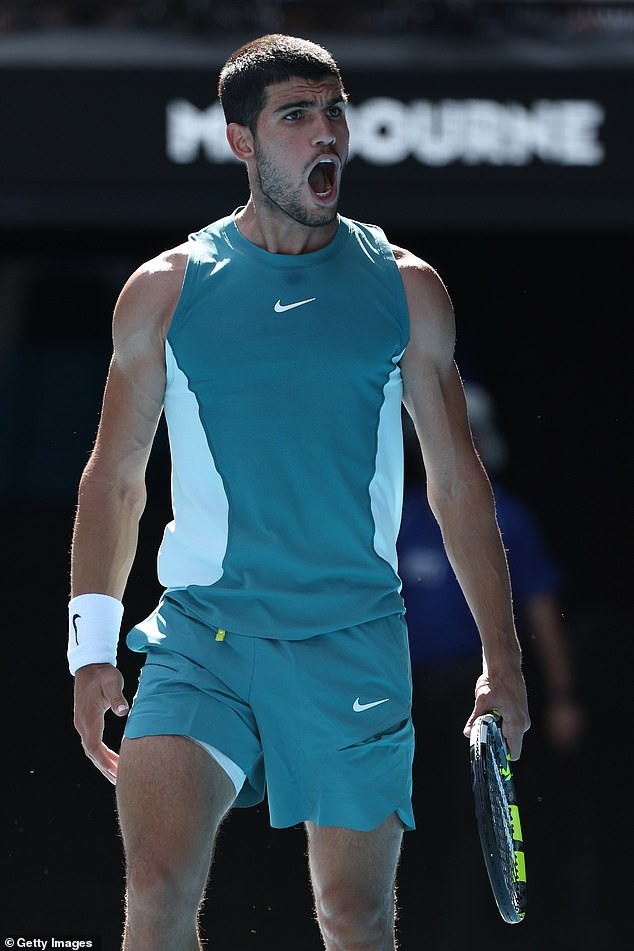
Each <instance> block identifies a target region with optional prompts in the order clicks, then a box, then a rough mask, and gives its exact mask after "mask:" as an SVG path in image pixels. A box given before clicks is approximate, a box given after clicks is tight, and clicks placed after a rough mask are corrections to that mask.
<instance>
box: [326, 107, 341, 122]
mask: <svg viewBox="0 0 634 951" xmlns="http://www.w3.org/2000/svg"><path fill="white" fill-rule="evenodd" d="M342 115H343V109H342V108H341V106H333V107H332V108H331V109H329V110H328V118H329V119H338V118H339V116H342Z"/></svg>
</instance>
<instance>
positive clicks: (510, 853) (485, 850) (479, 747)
mask: <svg viewBox="0 0 634 951" xmlns="http://www.w3.org/2000/svg"><path fill="white" fill-rule="evenodd" d="M500 722H501V716H500V715H499V714H498V713H497V711H493V713H485V714H484V715H483V716H480V717H478V718H477V720H476V721H475V723H474V724H473V727H472V730H471V740H470V747H469V750H470V760H471V780H472V784H473V796H474V802H475V813H476V821H477V824H478V832H479V834H480V844H481V846H482V854H483V856H484V863H485V865H486V870H487V872H488V875H489V881H490V883H491V889H492V891H493V896H494V898H495V901H496V904H497V906H498V909H499V912H500V915H501V916H502V918H503V919H504V921H506V922H507V923H508V924H517V922H519V921H522V919H523V918H524V915H525V913H526V865H525V862H524V842H523V839H522V827H521V825H520V814H519V809H518V806H517V799H516V797H515V785H514V783H513V774H512V772H511V759H510V756H509V753H508V749H507V746H506V742H505V740H504V737H503V736H502V730H501V729H500Z"/></svg>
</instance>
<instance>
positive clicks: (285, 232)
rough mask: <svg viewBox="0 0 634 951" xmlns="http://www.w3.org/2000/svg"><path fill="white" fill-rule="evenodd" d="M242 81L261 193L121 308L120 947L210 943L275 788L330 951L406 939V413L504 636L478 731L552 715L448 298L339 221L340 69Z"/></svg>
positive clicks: (488, 626)
mask: <svg viewBox="0 0 634 951" xmlns="http://www.w3.org/2000/svg"><path fill="white" fill-rule="evenodd" d="M219 94H220V100H221V103H222V106H223V109H224V112H225V116H226V120H227V138H228V142H229V145H230V147H231V149H232V151H233V153H234V155H235V156H236V157H237V158H238V159H239V160H240V161H242V162H243V163H244V165H245V168H246V171H247V175H248V181H249V188H250V196H249V199H248V201H247V203H246V205H244V206H243V207H240V208H239V209H237V210H236V211H234V212H233V213H232V214H229V215H228V216H227V217H225V218H223V219H221V220H219V221H216V222H214V223H213V224H211V225H209V226H208V227H206V228H204V229H203V230H201V231H199V232H197V233H196V234H192V235H190V237H189V239H188V240H187V241H186V242H185V243H184V244H182V245H180V246H179V247H176V248H175V249H172V250H170V251H166V252H165V253H163V254H161V255H159V257H158V258H156V259H154V260H152V261H150V262H148V263H146V264H145V265H143V266H142V267H141V268H139V270H138V271H136V272H135V273H134V274H133V275H132V277H131V278H130V279H129V281H128V282H127V284H126V285H125V287H124V289H123V291H122V293H121V295H120V298H119V300H118V302H117V305H116V308H115V313H114V320H113V337H114V353H113V357H112V362H111V365H110V370H109V374H108V379H107V382H106V388H105V394H104V401H103V408H102V414H101V419H100V424H99V430H98V435H97V439H96V443H95V447H94V450H93V452H92V455H91V457H90V460H89V462H88V465H87V466H86V469H85V472H84V473H83V476H82V479H81V484H80V489H79V500H78V509H77V516H76V523H75V527H74V539H73V553H72V579H71V587H72V590H71V602H70V606H69V650H68V654H69V663H70V668H71V672H72V673H73V674H74V675H75V725H76V727H77V730H78V731H79V733H80V735H81V738H82V743H83V746H84V749H85V752H86V754H87V755H88V756H89V757H90V758H91V760H92V761H93V762H94V763H95V765H96V766H97V767H98V768H99V769H100V770H101V772H102V773H103V774H104V775H105V776H106V777H108V778H109V779H110V780H111V781H112V782H115V781H116V784H117V803H118V812H119V820H120V825H121V831H122V836H123V843H124V848H125V856H126V872H127V899H126V922H125V928H124V937H123V947H124V948H125V949H128V951H163V949H164V951H167V949H172V951H184V949H186V948H187V949H189V948H192V949H193V948H199V947H200V940H199V937H198V930H199V929H198V916H199V909H200V905H201V901H202V899H203V895H204V890H205V884H206V881H207V877H208V873H209V869H210V863H211V858H212V852H213V846H214V839H215V836H216V833H217V830H218V827H219V824H220V823H221V821H222V819H223V817H224V816H225V815H226V813H227V812H228V810H230V809H231V808H232V807H233V806H234V805H237V806H250V805H253V804H255V803H258V802H260V801H261V800H262V799H263V797H264V795H265V789H266V792H267V795H268V803H269V810H270V818H271V824H272V825H273V826H275V827H284V826H290V825H295V824H297V823H305V826H306V830H307V836H308V849H309V866H310V878H311V884H312V888H313V892H314V898H315V907H316V914H317V919H318V922H319V926H320V928H321V932H322V935H323V942H324V947H325V948H327V949H329V951H334V949H337V951H346V949H347V951H353V949H357V951H358V949H363V951H388V949H394V948H395V946H396V944H395V941H396V939H395V876H396V868H397V863H398V858H399V852H400V848H401V841H402V834H403V830H404V829H412V828H413V827H414V817H413V814H412V806H411V767H412V757H413V746H414V738H413V728H412V721H411V672H410V663H409V654H408V645H407V631H406V627H405V621H404V616H403V615H404V609H403V601H402V598H401V594H400V587H401V585H400V580H399V576H398V571H397V561H396V553H395V549H396V537H397V533H398V528H399V519H400V510H401V494H402V466H403V462H402V455H403V453H402V435H401V415H400V406H401V400H403V401H404V403H405V406H406V407H407V409H408V411H409V413H410V414H411V416H412V418H413V420H414V422H415V426H416V430H417V433H418V436H419V440H420V444H421V450H422V455H423V459H424V465H425V469H426V472H427V474H428V492H429V498H430V502H431V505H432V508H433V511H434V513H435V515H436V517H437V519H438V521H439V523H440V525H441V528H442V532H443V536H444V541H445V545H446V550H447V553H448V555H449V558H450V560H451V563H452V566H453V568H454V570H455V572H456V574H457V576H458V579H459V581H460V584H461V586H462V588H463V591H464V593H465V595H466V598H467V600H468V603H469V605H470V608H471V611H472V612H473V616H474V618H475V620H476V622H477V626H478V629H479V631H480V634H481V638H482V643H483V655H484V658H485V665H484V671H483V673H482V675H481V677H480V678H479V679H478V682H477V685H476V699H475V706H474V708H473V711H472V713H471V715H470V717H469V721H468V722H467V724H466V726H465V732H466V734H467V735H468V733H469V730H470V724H471V722H472V720H473V718H474V717H475V716H476V715H477V714H479V713H482V712H484V711H486V710H489V709H490V708H491V707H496V708H497V709H499V710H500V711H501V712H502V713H503V715H504V725H505V732H506V738H507V741H508V743H509V745H510V749H511V752H512V755H513V757H514V758H517V757H518V756H519V754H520V749H521V744H522V735H523V733H524V731H525V730H526V729H527V728H528V725H529V716H528V711H527V703H526V691H525V685H524V679H523V675H522V671H521V654H520V647H519V644H518V639H517V636H516V631H515V625H514V619H513V612H512V603H511V591H510V582H509V576H508V570H507V562H506V558H505V554H504V549H503V547H502V544H501V540H500V534H499V531H498V526H497V522H496V517H495V510H494V505H493V499H492V494H491V489H490V485H489V482H488V479H487V476H486V474H485V472H484V470H483V468H482V466H481V463H480V461H479V459H478V456H477V454H476V452H475V450H474V447H473V443H472V439H471V433H470V429H469V424H468V420H467V414H466V409H465V400H464V395H463V389H462V384H461V380H460V377H459V373H458V370H457V368H456V366H455V363H454V319H453V314H452V308H451V304H450V301H449V298H448V295H447V292H446V290H445V288H444V286H443V284H442V282H441V280H440V278H439V277H438V275H437V274H436V272H435V271H434V270H433V269H432V268H431V267H430V266H429V265H428V264H426V263H425V262H423V261H422V260H420V259H418V258H417V257H415V256H414V255H413V254H411V253H409V252H408V251H406V250H403V249H401V248H396V247H392V246H391V245H390V244H389V243H388V241H387V239H386V237H385V235H384V234H383V232H382V231H381V230H380V229H379V228H377V227H375V226H373V225H368V224H361V223H358V222H356V221H352V220H349V219H347V218H344V217H342V216H340V215H338V212H337V208H338V203H339V196H340V186H341V177H342V172H343V168H344V166H345V163H346V157H347V153H348V127H347V124H346V93H345V90H344V86H343V83H342V79H341V76H340V73H339V69H338V67H337V65H336V63H335V61H334V60H333V58H332V56H331V55H330V54H329V53H328V52H327V51H326V50H324V49H323V48H322V47H320V46H317V45H315V44H313V43H311V42H308V41H305V40H301V39H296V38H293V37H288V36H283V35H273V36H266V37H262V38H260V39H257V40H255V41H253V42H251V43H248V44H247V45H245V46H244V47H241V48H240V49H239V50H237V51H236V52H235V53H234V54H233V55H232V56H231V57H230V58H229V60H228V61H227V63H226V64H225V66H224V67H223V69H222V71H221V74H220V82H219ZM163 411H164V412H165V416H166V420H167V424H168V430H169V438H170V447H171V455H172V468H173V471H172V496H173V515H174V518H173V521H172V522H171V523H170V524H169V525H168V526H167V528H166V530H165V534H164V538H163V542H162V544H161V548H160V552H159V559H158V571H159V579H160V581H161V584H162V586H163V588H164V595H163V597H162V598H161V601H160V603H159V605H158V606H157V608H156V610H155V611H154V613H153V614H152V615H151V616H150V617H149V618H147V619H146V620H144V621H142V622H140V623H138V624H137V625H136V627H134V628H133V630H132V631H131V632H130V633H129V634H128V645H129V647H130V648H132V650H135V651H141V652H143V653H144V654H145V655H146V661H145V664H144V667H143V670H142V673H141V678H140V682H139V686H138V691H137V694H136V697H135V699H134V703H133V705H132V709H131V710H130V712H129V717H128V720H127V724H126V729H125V737H124V740H123V743H122V746H121V750H120V754H119V756H117V754H116V753H115V752H114V751H112V750H110V749H108V748H107V747H106V746H105V745H104V743H103V739H102V734H103V725H104V714H105V712H106V711H107V710H112V711H113V712H114V713H115V714H117V715H118V716H125V715H126V714H127V713H128V704H127V701H126V700H125V698H124V694H123V680H122V676H121V674H120V672H119V671H118V670H117V668H116V647H117V640H118V635H119V628H120V625H121V620H122V615H123V605H122V598H123V595H124V590H125V587H126V582H127V579H128V575H129V571H130V567H131V565H132V561H133V558H134V555H135V551H136V544H137V533H138V523H139V519H140V516H141V513H142V511H143V507H144V502H145V485H144V482H145V469H146V464H147V461H148V457H149V454H150V450H151V446H152V442H153V439H154V435H155V432H156V428H157V424H158V421H159V418H160V415H161V413H162V412H163ZM466 702H467V701H466Z"/></svg>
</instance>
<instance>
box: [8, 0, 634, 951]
mask: <svg viewBox="0 0 634 951" xmlns="http://www.w3.org/2000/svg"><path fill="white" fill-rule="evenodd" d="M272 31H282V32H292V33H296V34H298V35H304V36H308V37H309V38H311V39H314V40H316V41H318V42H322V43H323V44H324V45H325V46H327V47H328V48H329V49H331V51H332V52H333V53H334V55H335V56H336V58H337V59H338V61H339V63H340V65H341V67H342V70H343V75H344V79H345V81H346V85H347V88H348V91H349V93H350V96H351V104H352V107H351V113H350V124H351V128H352V136H353V146H354V148H355V152H354V155H353V157H352V159H351V162H350V165H349V167H348V170H347V172H346V180H345V185H344V199H343V202H342V205H341V211H342V212H343V213H344V214H348V215H350V216H352V217H356V218H359V219H361V220H367V221H376V222H377V223H378V224H381V225H382V226H383V227H384V228H385V230H386V231H387V232H388V234H389V236H390V238H391V239H392V241H393V242H394V243H396V244H401V245H404V246H407V247H409V248H411V249H412V250H413V251H415V252H417V253H418V254H420V255H421V256H422V257H424V258H425V259H426V260H428V261H429V262H430V263H431V264H433V265H434V266H435V267H436V268H437V269H438V270H439V272H440V274H441V275H442V277H443V278H444V280H445V282H446V284H447V286H448V289H449V292H450V294H451V296H452V299H453V301H454V305H455V308H456V312H457V319H458V353H457V356H458V362H459V364H460V365H461V367H462V368H463V370H464V372H465V373H466V374H468V375H469V376H470V377H471V378H473V379H476V380H478V381H480V382H481V383H482V384H483V385H484V386H486V388H487V390H488V391H489V393H490V394H491V396H492V397H493V400H494V402H495V406H496V410H497V418H498V424H499V426H500V428H501V430H502V431H503V433H504V437H505V440H506V443H507V446H508V450H509V458H508V464H507V466H506V471H505V479H506V482H507V484H508V486H509V487H510V488H512V490H513V491H514V492H515V493H517V494H518V495H519V496H520V497H521V498H523V499H524V501H525V502H526V504H527V505H529V506H530V507H531V509H532V511H533V513H534V514H535V516H536V517H537V518H538V519H539V521H540V524H541V526H542V530H543V533H544V536H545V538H546V541H547V543H548V545H549V547H550V550H551V552H552V554H553V557H554V558H555V560H556V561H557V563H558V566H559V569H560V571H561V574H562V577H563V589H562V594H561V597H562V613H563V614H564V617H565V622H566V626H567V630H568V632H569V636H570V644H571V650H572V657H573V663H574V667H575V674H576V690H577V694H578V698H579V701H580V703H581V704H582V705H583V707H584V709H585V710H586V713H587V724H588V726H587V730H586V733H585V735H584V739H583V742H582V743H581V745H580V747H578V748H577V749H576V750H575V751H574V752H571V753H568V754H567V755H562V754H559V753H557V752H556V751H554V750H553V749H552V747H551V746H550V744H549V743H548V739H547V737H546V735H545V730H544V725H543V716H542V702H543V696H542V695H543V686H542V682H541V674H540V671H539V669H538V667H537V665H536V664H535V662H534V660H533V658H532V655H531V651H530V645H526V646H527V660H526V663H527V676H528V680H529V688H530V689H529V692H530V694H531V699H532V712H533V719H534V726H533V729H532V731H531V732H530V734H529V735H528V736H527V739H526V743H525V752H524V755H523V758H522V760H521V761H520V763H518V765H517V768H516V781H517V785H518V792H519V794H520V796H521V799H522V801H523V811H524V833H525V838H526V841H527V863H528V874H529V889H530V891H529V914H528V916H527V919H526V921H525V922H524V923H522V924H521V925H520V926H516V927H510V926H508V925H504V924H503V923H502V922H501V920H500V919H499V917H498V915H497V911H496V909H495V906H494V904H493V899H492V898H491V895H490V893H489V891H488V883H487V882H486V878H485V873H484V867H483V865H481V863H480V860H479V856H478V849H479V845H478V842H477V834H476V830H475V824H474V819H473V814H472V811H471V803H470V801H469V797H470V789H469V775H468V761H467V744H466V741H465V740H464V739H463V738H462V736H461V735H460V732H459V726H458V727H457V728H456V730H455V731H454V732H453V733H452V735H451V737H448V736H447V735H446V734H444V733H443V732H442V731H440V730H439V729H438V726H437V724H436V723H435V721H434V718H433V716H431V715H427V714H426V715H425V716H424V717H422V718H421V720H420V722H417V723H416V728H417V733H418V737H419V753H418V755H417V760H416V765H415V805H416V814H417V821H418V830H417V831H416V832H415V833H412V834H411V835H408V836H407V838H406V845H405V851H404V855H403V860H402V865H401V871H400V893H401V899H402V911H401V919H400V928H401V943H402V948H403V949H404V951H409V949H413V948H420V947H425V948H429V949H430V951H439V949H444V948H455V949H461V948H467V947H468V948H470V949H475V951H478V949H485V948H486V949H488V948H490V947H491V946H492V944H493V945H495V943H497V942H502V941H504V945H505V947H506V948H510V949H522V951H523V949H528V948H531V949H533V948H540V949H542V951H551V949H563V951H566V949H571V951H572V949H575V951H603V949H607V948H609V949H611V951H621V949H625V948H626V947H629V939H627V937H626V936H623V935H622V933H621V927H620V925H619V924H618V921H619V918H620V916H621V914H622V908H623V905H624V903H625V900H626V899H625V882H626V881H627V876H628V873H629V867H627V866H626V856H627V854H628V849H627V847H626V845H625V841H624V837H623V835H624V834H623V831H622V828H621V827H622V826H627V816H626V811H625V806H624V804H623V799H625V798H626V795H622V794H621V793H620V792H619V793H617V790H621V789H624V788H625V787H624V782H623V775H622V773H623V769H624V767H623V760H624V757H623V755H622V741H623V739H624V738H625V728H624V721H625V716H626V705H625V696H626V693H625V692H626V690H627V689H628V688H629V676H628V673H629V670H628V657H627V649H628V647H629V642H630V623H629V620H630V611H629V595H628V587H627V586H628V584H629V582H630V573H631V562H630V557H629V555H630V550H631V542H630V524H631V523H630V520H629V519H628V516H627V514H626V513H627V510H628V509H627V503H628V501H629V495H630V485H631V476H630V474H629V472H628V463H629V453H628V451H627V449H628V446H627V442H626V439H628V440H629V438H631V434H632V425H631V423H632V404H631V396H630V393H631V390H630V385H629V384H630V375H631V374H630V367H629V363H630V359H629V358H630V354H629V347H628V346H627V344H626V336H625V328H626V326H627V323H629V322H630V321H631V319H632V307H631V285H632V280H631V275H632V263H631V262H632V251H633V247H632V236H633V233H634V175H633V172H632V168H633V164H632V163H633V159H634V154H633V152H634V136H633V133H632V102H633V101H634V7H633V5H632V4H631V3H626V2H608V0H606V2H600V0H597V2H573V0H559V2H541V0H508V2H505V0H498V2H493V0H489V2H486V0H481V2H480V0H422V2H420V0H401V2H392V3H389V2H377V0H365V2H363V3H361V2H355V0H337V2H336V3H335V2H333V0H321V2H320V3H318V4H309V3H304V2H293V0H286V2H284V0H270V2H257V0H252V2H244V3H225V2H212V0H136V2H134V0H131V2H127V3H123V2H120V3H117V2H107V0H85V2H78V0H68V2H54V0H50V2H45V0H38V2H36V0H21V2H19V0H16V2H15V3H7V2H5V3H0V291H1V293H0V398H1V400H2V404H1V405H2V412H1V413H0V491H1V492H2V502H3V506H2V507H3V532H2V541H3V544H2V546H1V556H0V557H1V558H2V577H3V579H4V597H3V599H2V600H3V608H4V612H3V613H4V635H5V651H4V653H5V667H4V670H5V675H4V681H5V684H8V696H7V695H6V694H5V701H4V708H5V715H4V735H5V742H6V745H5V750H6V757H5V768H6V774H5V791H6V806H5V810H4V819H5V822H6V827H7V830H6V835H5V842H6V851H5V855H4V858H5V882H6V885H5V887H4V889H3V891H4V898H5V902H4V910H3V913H2V915H3V921H2V935H3V937H4V936H11V935H18V934H23V935H38V934H57V935H61V934H68V935H81V934H91V935H98V936H100V938H101V942H102V947H103V948H104V949H107V951H111V949H112V951H115V949H116V948H117V946H118V941H119V934H120V927H121V918H122V887H123V882H122V859H121V850H120V842H119V838H118V832H117V826H116V820H115V814H114V796H113V789H112V788H111V787H110V786H109V784H107V783H106V782H105V780H103V779H102V778H101V776H100V775H99V774H98V773H97V772H96V770H95V769H94V768H93V767H92V766H91V765H90V763H89V762H88V761H87V760H86V759H84V757H83V755H82V752H81V748H80V744H79V741H78V738H77V736H76V734H75V732H74V729H73V725H72V680H71V678H70V675H69V674H68V670H67V666H66V658H65V650H66V623H67V622H66V603H67V598H68V563H69V546H70V533H71V524H72V518H73V511H74V503H75V495H76V490H77V483H78V479H79V475H80V473H81V470H82V468H83V465H84V464H85V462H86V460H87V457H88V454H89V452H90V449H91V445H92V441H93V439H94V435H95V430H96V425H97V421H98V414H99V407H100V400H101V392H102V388H103V381H104V374H105V371H106V368H107V364H108V360H109V353H110V317H111V313H112V308H113V306H114V303H115V300H116V297H117V295H118V292H119V290H120V288H121V286H122V284H123V282H124V281H125V279H126V278H127V276H128V275H129V274H130V272H131V271H132V270H134V269H135V268H136V267H137V266H138V265H139V264H141V263H142V262H143V261H145V260H147V259H148V258H149V257H152V256H153V255H154V254H156V253H158V252H159V251H160V250H162V249H163V248H165V247H169V246H172V245H175V244H178V243H180V242H181V241H182V240H183V238H184V237H185V236H186V234H187V233H188V232H189V231H194V230H197V229H198V228H200V227H202V226H204V225H205V224H206V223H208V222H209V221H211V220H213V219H214V218H215V217H218V216H220V215H223V214H225V213H228V212H229V211H231V210H232V209H233V208H234V207H236V206H238V205H239V204H241V203H243V202H244V201H245V200H246V197H247V187H246V176H245V175H244V172H243V170H242V168H241V167H239V166H238V165H236V164H235V163H233V162H231V161H229V159H228V156H227V152H226V150H225V148H224V145H223V142H224V138H223V126H222V121H221V119H220V115H219V112H218V107H217V106H216V105H215V101H216V100H215V83H216V77H217V72H218V69H219V67H220V66H221V65H222V63H223V62H224V60H225V59H226V57H227V56H228V55H229V53H231V52H232V50H234V49H235V48H236V47H237V46H238V45H240V44H241V43H242V42H244V41H246V40H248V39H250V38H252V37H254V36H256V35H259V34H261V33H265V32H272ZM628 340H629V337H628ZM148 483H149V488H150V501H149V503H148V507H147V510H146V513H145V515H144V517H143V520H142V536H141V542H140V547H139V553H138V557H137V559H136V562H135V565H134V568H133V572H132V575H131V578H130V583H129V586H128V591H127V594H126V617H125V623H128V624H129V625H130V626H131V625H132V623H134V621H135V620H138V619H139V618H140V617H141V616H145V614H147V613H149V611H150V610H151V609H152V607H153V606H154V604H155V602H156V600H157V597H158V594H159V588H158V585H157V581H156V578H155V574H154V565H155V552H156V548H157V545H158V542H159V540H160V537H161V534H162V529H163V525H164V524H165V522H166V521H168V520H169V473H168V472H167V449H166V439H165V434H164V431H163V429H162V428H161V430H160V432H159V436H158V439H157V444H156V447H155V452H154V454H153V457H152V460H151V463H150V467H149V472H148ZM120 656H121V665H122V668H123V669H124V672H125V674H126V677H127V693H128V695H129V697H130V698H131V696H132V695H133V693H134V687H135V678H136V674H137V671H138V662H137V658H135V657H134V656H131V655H130V654H128V653H126V651H125V650H124V649H122V650H121V651H120ZM438 696H439V698H440V699H439V703H440V704H442V685H440V686H439V688H438ZM470 705H471V697H470V696H469V695H467V696H465V697H464V703H463V708H461V709H459V710H457V711H454V712H455V716H456V723H457V724H460V723H462V722H464V720H465V719H466V717H467V715H468V713H469V711H470ZM120 730H121V724H120V723H117V722H112V721H110V722H109V723H108V727H107V736H108V740H109V742H110V743H111V744H115V745H116V744H118V742H119V736H120ZM434 741H435V742H436V743H437V744H440V743H442V744H446V743H449V744H453V745H454V746H455V757H456V759H460V758H463V759H464V789H465V793H464V797H465V807H464V809H461V810H458V811H457V813H456V814H455V815H454V816H453V822H454V823H455V826H454V828H453V829H452V830H451V833H452V834H451V836H448V835H447V828H446V820H444V819H443V821H439V820H438V816H440V815H443V813H442V804H443V801H444V796H445V793H444V791H443V789H442V788H440V787H439V780H440V779H441V777H439V776H438V775H437V774H435V772H434V755H435V754H434V750H435V746H434ZM456 830H458V832H459V834H458V836H456ZM625 835H627V833H625ZM447 843H450V844H449V845H448V844H447ZM447 849H451V850H452V851H453V853H454V854H453V859H454V862H453V866H454V869H453V874H452V876H451V878H449V879H448V878H447V877H446V875H445V872H444V871H443V872H441V871H440V869H441V863H440V861H439V857H440V856H441V855H443V854H444V853H445V851H446V850H447ZM304 851H305V844H304V835H303V832H302V830H301V829H299V828H297V829H290V830H284V831H271V830H269V829H268V815H267V810H266V805H265V804H264V805H263V806H262V807H260V808H259V809H257V810H253V811H251V812H242V811H240V812H236V813H234V814H232V815H231V816H230V818H229V819H228V821H227V822H226V825H225V827H224V830H223V832H222V834H221V838H220V843H219V846H218V849H217V863H216V868H215V873H214V876H213V879H212V884H211V888H210V899H209V906H208V912H207V913H206V914H205V917H204V932H205V935H206V936H207V937H208V939H209V944H210V947H216V948H223V949H228V951H231V949H237V951H242V949H251V948H252V949H254V951H263V949H272V948H276V949H279V948H285V947H288V948H293V949H300V948H301V949H302V951H313V949H314V951H317V949H318V948H319V947H320V943H319V939H318V934H317V930H316V927H315V925H314V923H313V922H312V913H311V903H310V896H309V891H308V885H307V874H306V861H305V856H304ZM474 855H475V856H476V858H477V860H476V864H475V866H474V864H473V856H474ZM445 866H446V862H444V863H443V866H442V867H445ZM474 898H475V909H476V910H475V911H474V910H473V908H474Z"/></svg>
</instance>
